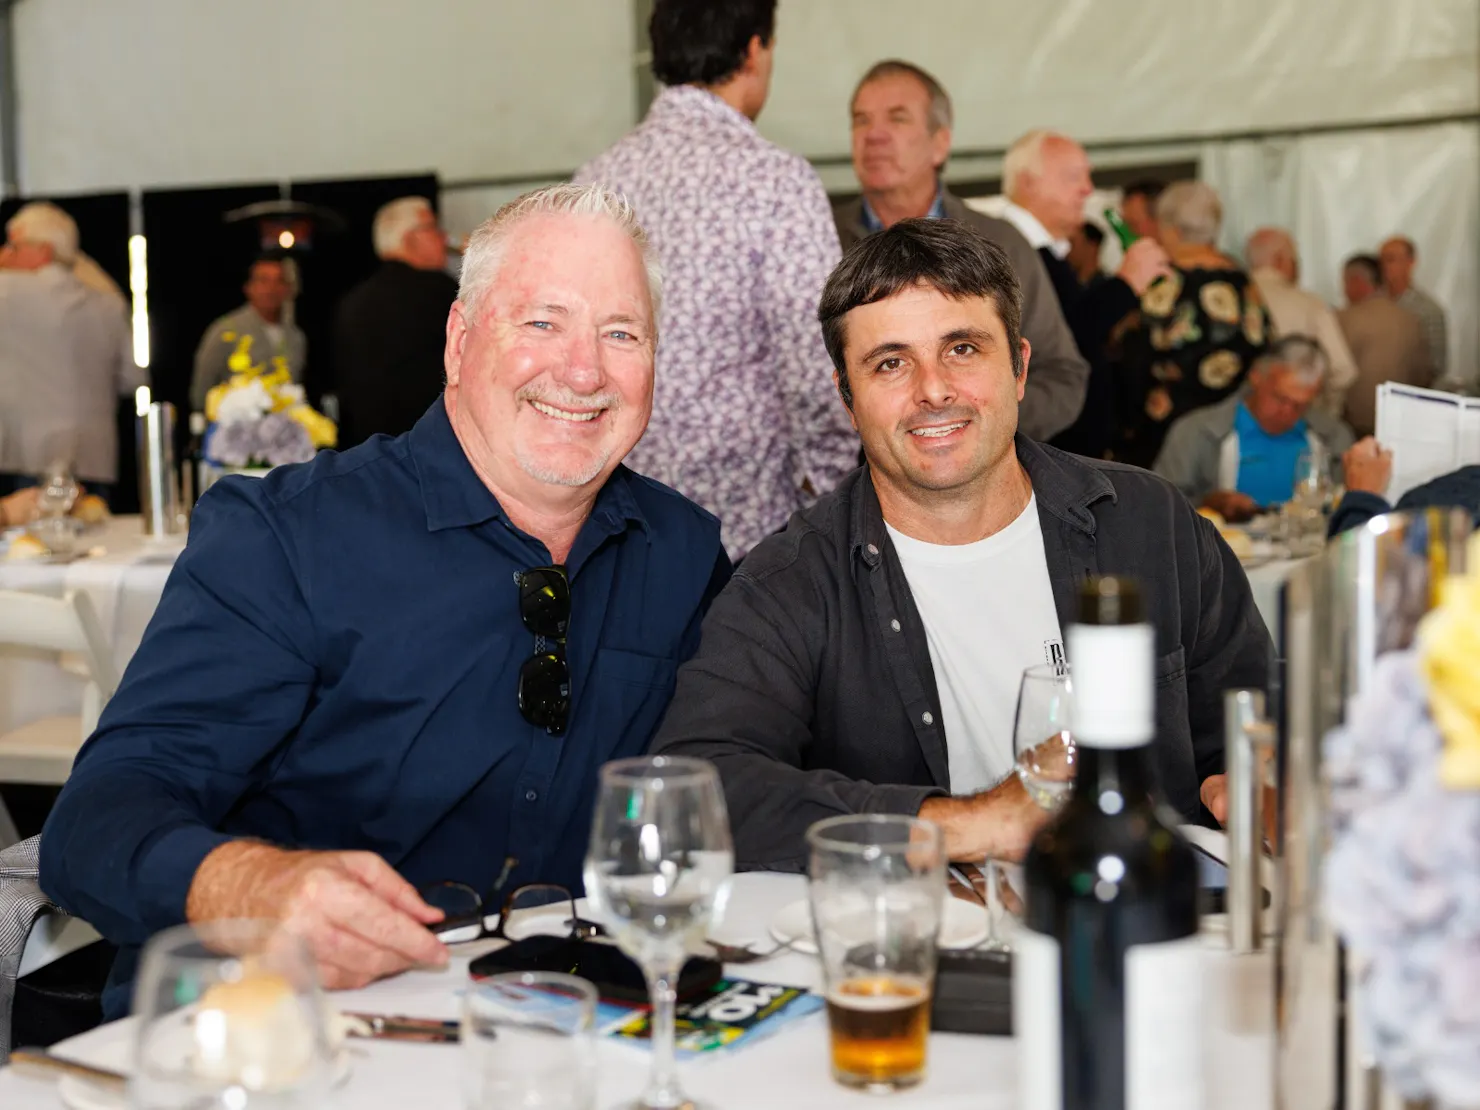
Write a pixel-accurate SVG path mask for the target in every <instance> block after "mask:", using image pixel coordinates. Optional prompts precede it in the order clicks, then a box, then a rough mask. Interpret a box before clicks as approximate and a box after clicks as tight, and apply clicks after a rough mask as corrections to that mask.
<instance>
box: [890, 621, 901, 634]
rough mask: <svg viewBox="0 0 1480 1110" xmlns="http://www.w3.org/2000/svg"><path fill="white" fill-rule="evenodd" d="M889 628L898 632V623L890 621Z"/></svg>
mask: <svg viewBox="0 0 1480 1110" xmlns="http://www.w3.org/2000/svg"><path fill="white" fill-rule="evenodd" d="M889 627H890V628H892V629H894V631H896V632H898V631H899V622H898V621H890V622H889Z"/></svg>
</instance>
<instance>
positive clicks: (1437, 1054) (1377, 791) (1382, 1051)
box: [1325, 536, 1480, 1110]
mask: <svg viewBox="0 0 1480 1110" xmlns="http://www.w3.org/2000/svg"><path fill="white" fill-rule="evenodd" d="M1466 562H1467V564H1468V565H1469V568H1470V571H1469V574H1467V575H1455V576H1452V577H1450V578H1448V579H1446V580H1445V581H1444V582H1443V583H1442V584H1441V586H1440V588H1439V594H1438V596H1439V604H1438V606H1437V607H1436V608H1435V609H1434V610H1433V611H1432V612H1430V613H1429V614H1428V615H1427V616H1425V617H1424V618H1423V620H1422V622H1421V623H1420V624H1419V626H1418V635H1417V642H1416V644H1415V647H1414V648H1413V649H1412V650H1408V651H1395V652H1391V653H1389V654H1387V655H1384V656H1382V657H1380V658H1379V659H1378V660H1377V664H1376V667H1375V668H1374V671H1373V678H1372V682H1371V685H1370V687H1369V688H1368V689H1367V690H1366V691H1364V692H1363V694H1362V695H1361V696H1360V697H1359V698H1358V700H1357V703H1356V704H1355V705H1354V706H1353V708H1352V711H1351V712H1350V713H1349V714H1348V724H1346V725H1345V726H1343V727H1341V728H1338V729H1335V730H1333V731H1332V733H1331V734H1330V735H1329V736H1327V738H1326V744H1325V749H1326V759H1327V774H1328V777H1329V781H1330V786H1331V810H1332V817H1333V821H1332V829H1331V834H1332V836H1331V854H1330V857H1329V860H1328V862H1327V867H1326V875H1325V888H1326V904H1327V907H1328V908H1329V910H1330V914H1331V920H1332V921H1333V923H1334V924H1335V925H1336V928H1337V930H1338V931H1339V932H1340V934H1341V936H1342V938H1343V939H1344V940H1345V941H1346V943H1347V944H1348V946H1349V947H1350V949H1351V952H1352V954H1353V956H1354V957H1356V960H1357V964H1358V967H1359V971H1358V973H1357V974H1358V975H1359V977H1360V979H1361V981H1362V984H1363V986H1364V987H1365V989H1366V999H1365V1005H1364V1006H1363V1007H1362V1009H1361V1020H1362V1022H1363V1024H1364V1026H1365V1031H1366V1034H1367V1038H1368V1043H1369V1044H1371V1046H1372V1048H1373V1050H1374V1052H1375V1053H1376V1055H1377V1058H1378V1061H1379V1062H1380V1063H1381V1065H1382V1067H1383V1070H1384V1072H1385V1073H1386V1075H1387V1077H1388V1079H1389V1080H1390V1081H1391V1082H1392V1084H1393V1085H1394V1086H1395V1087H1396V1088H1397V1089H1398V1091H1399V1093H1400V1094H1402V1095H1403V1096H1404V1097H1405V1098H1408V1099H1420V1098H1432V1099H1434V1100H1435V1101H1436V1102H1437V1104H1438V1105H1439V1106H1441V1107H1444V1108H1446V1110H1448V1108H1456V1110H1457V1108H1466V1110H1468V1108H1471V1107H1480V536H1477V537H1476V538H1474V539H1472V540H1471V542H1470V547H1469V551H1468V555H1467V559H1466Z"/></svg>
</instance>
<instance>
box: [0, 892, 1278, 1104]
mask: <svg viewBox="0 0 1480 1110" xmlns="http://www.w3.org/2000/svg"><path fill="white" fill-rule="evenodd" d="M804 896H805V881H804V880H803V879H802V878H801V877H800V876H792V875H766V874H746V875H741V876H738V877H737V879H736V884H735V894H734V897H733V899H732V901H731V909H730V915H729V920H728V921H727V922H726V924H725V925H724V927H723V928H721V929H718V930H716V932H717V933H718V934H719V935H718V937H717V938H716V939H720V940H725V941H732V940H733V941H743V940H748V941H754V942H758V943H759V944H761V945H765V944H769V943H772V942H771V941H770V939H769V937H768V936H767V935H766V923H767V922H768V921H769V920H770V918H771V916H772V915H773V914H774V913H775V912H776V911H777V910H778V909H780V908H781V907H782V906H785V905H786V904H787V903H789V902H792V901H795V900H796V899H798V898H802V897H804ZM467 947H468V948H469V949H470V950H471V951H470V952H469V953H468V954H465V955H463V954H460V955H459V957H458V958H457V959H455V960H454V961H453V964H452V966H451V968H449V969H448V970H447V971H445V972H437V973H432V972H413V973H409V974H406V975H402V976H399V977H397V978H395V979H391V980H387V981H385V982H382V983H377V984H375V985H374V986H371V987H369V988H367V989H365V990H363V991H356V992H351V993H346V994H343V995H338V996H336V1001H337V1002H338V1003H339V1005H340V1006H341V1007H342V1008H344V1009H347V1010H368V1011H373V1012H377V1013H402V1014H415V1015H420V1016H425V1017H437V1018H454V1017H456V1016H457V1009H458V998H457V990H458V988H459V986H460V985H461V984H462V983H463V982H464V979H465V976H466V973H467V963H468V959H469V958H471V956H472V955H476V954H478V953H481V952H483V951H486V950H487V948H488V945H487V944H484V945H481V946H478V945H470V946H467ZM731 970H732V971H733V972H734V973H735V974H736V975H737V976H741V977H744V978H749V979H753V980H760V981H764V982H775V983H786V984H791V985H797V986H807V987H815V986H817V984H818V968H817V962H816V959H815V958H813V957H810V956H802V955H785V956H781V957H778V958H776V959H773V960H767V961H762V962H758V963H753V964H749V965H747V966H745V967H743V968H738V967H737V968H732V969H731ZM1207 976H1208V983H1207V987H1208V992H1207V994H1208V999H1207V1021H1208V1048H1209V1052H1208V1090H1209V1103H1208V1106H1209V1108H1210V1110H1266V1108H1267V1107H1270V1106H1271V1105H1272V1103H1273V1100H1272V1098H1271V1082H1272V1062H1273V1044H1274V1036H1273V1028H1274V1020H1273V1019H1274V1006H1273V1001H1272V983H1273V973H1272V970H1271V964H1270V961H1269V958H1268V956H1267V955H1266V954H1260V955H1256V956H1252V957H1239V958H1235V957H1233V956H1230V955H1229V954H1228V953H1227V951H1226V950H1220V949H1219V948H1218V947H1217V943H1216V942H1215V941H1214V940H1213V938H1211V937H1210V938H1209V948H1208V959H1207ZM127 1036H128V1027H127V1025H126V1023H118V1024H115V1025H111V1026H104V1027H103V1028H101V1029H96V1030H94V1031H92V1032H91V1033H87V1034H84V1035H83V1036H81V1037H77V1038H75V1039H73V1040H72V1041H68V1042H65V1043H63V1044H62V1045H59V1046H57V1047H56V1048H55V1049H54V1050H53V1051H55V1052H57V1053H59V1054H61V1055H65V1056H69V1057H72V1058H75V1059H79V1060H83V1061H88V1060H96V1056H95V1055H94V1054H96V1053H97V1052H98V1051H99V1050H100V1049H101V1048H103V1047H105V1046H107V1045H110V1044H116V1043H118V1042H119V1041H120V1040H121V1039H123V1038H126V1037H127ZM458 1052H459V1049H458V1048H457V1047H456V1046H452V1045H414V1044H402V1043H391V1042H383V1041H373V1042H364V1041H361V1042H355V1047H354V1054H355V1060H354V1070H353V1072H352V1074H351V1075H350V1078H349V1080H348V1081H347V1083H346V1084H345V1086H344V1087H343V1089H341V1090H340V1092H339V1099H338V1104H337V1105H338V1106H339V1107H340V1108H342V1110H349V1108H363V1110H381V1108H384V1110H403V1108H405V1107H424V1106H426V1107H444V1108H448V1110H456V1108H457V1107H460V1106H461V1105H462V1102H461V1096H460V1094H459V1090H458V1064H459V1061H458V1059H457V1055H458ZM647 1060H648V1058H647V1054H646V1052H645V1051H643V1050H641V1049H638V1048H633V1047H630V1046H626V1045H620V1044H615V1043H612V1042H610V1041H607V1042H604V1043H603V1044H602V1058H601V1090H600V1093H599V1096H598V1098H597V1103H596V1105H597V1107H598V1110H608V1108H610V1107H612V1106H615V1105H617V1104H618V1103H619V1102H620V1101H621V1100H622V1099H624V1098H626V1099H630V1098H632V1097H633V1096H635V1095H636V1094H637V1093H638V1091H640V1090H641V1087H642V1082H643V1078H644V1076H645V1074H646V1068H647ZM927 1067H928V1078H927V1079H926V1080H925V1082H924V1083H923V1084H921V1086H919V1087H918V1088H916V1089H915V1090H913V1091H909V1092H905V1093H902V1094H899V1095H896V1096H893V1097H891V1098H889V1099H888V1100H886V1101H881V1100H879V1099H878V1098H876V1097H874V1096H870V1095H864V1094H858V1093H855V1092H850V1091H846V1090H844V1089H842V1088H841V1087H839V1086H837V1085H836V1084H835V1083H834V1082H833V1081H832V1079H831V1077H830V1075H829V1073H828V1055H827V1027H826V1018H825V1017H824V1015H822V1014H820V1013H819V1014H815V1015H812V1016H811V1017H808V1018H805V1019H803V1020H802V1021H801V1022H799V1023H798V1024H796V1025H795V1026H792V1027H789V1028H786V1029H784V1030H782V1031H780V1032H778V1033H777V1034H776V1035H775V1036H774V1037H772V1038H771V1039H769V1040H765V1041H761V1042H760V1043H758V1044H754V1045H749V1046H745V1047H742V1048H740V1049H737V1050H735V1051H734V1052H733V1053H731V1054H729V1055H722V1056H719V1057H717V1058H714V1059H705V1060H702V1061H699V1062H696V1063H692V1064H686V1065H682V1067H681V1072H682V1078H683V1082H684V1083H685V1085H686V1087H687V1089H688V1093H689V1094H690V1095H691V1096H694V1097H697V1098H699V1099H700V1100H702V1101H703V1102H705V1103H706V1104H707V1105H708V1106H709V1107H710V1108H711V1110H754V1108H757V1107H766V1108H767V1110H772V1108H774V1110H814V1108H816V1107H829V1106H858V1107H864V1106H873V1107H878V1106H882V1105H885V1104H886V1102H887V1105H889V1106H891V1107H900V1108H901V1110H924V1108H938V1110H947V1108H952V1110H955V1108H959V1110H968V1108H969V1110H1016V1108H1017V1106H1018V1100H1017V1054H1016V1050H1015V1046H1014V1044H1013V1042H1012V1041H1011V1040H1010V1039H1008V1038H1004V1037H969V1036H963V1035H958V1034H949V1033H936V1034H932V1036H931V1038H930V1055H929V1060H928V1065H927ZM60 1105H61V1100H60V1098H59V1097H58V1095H57V1093H56V1090H55V1085H54V1083H52V1082H50V1081H47V1080H40V1079H34V1078H31V1077H29V1076H26V1077H22V1076H20V1075H17V1074H15V1073H13V1072H11V1071H0V1106H3V1107H5V1110H55V1108H56V1107H58V1106H60Z"/></svg>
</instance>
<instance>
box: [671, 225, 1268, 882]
mask: <svg viewBox="0 0 1480 1110" xmlns="http://www.w3.org/2000/svg"><path fill="white" fill-rule="evenodd" d="M818 315H819V317H820V319H821V322H822V334H823V338H824V341H825V342H826V344H827V348H828V352H829V353H830V355H831V356H832V360H833V365H834V368H835V369H834V380H835V382H836V383H837V387H838V391H839V393H840V394H841V395H842V400H843V403H844V404H845V405H846V406H847V408H848V412H849V414H850V415H851V417H852V419H853V423H854V425H855V426H856V427H857V428H858V432H859V435H860V437H861V438H862V440H863V450H864V455H865V456H866V458H867V461H868V465H867V466H865V467H864V468H863V469H861V470H859V471H857V472H855V473H854V474H853V475H852V476H850V477H849V478H848V479H846V480H845V481H844V482H843V484H842V485H841V486H839V487H838V489H837V490H835V491H834V492H833V493H831V494H829V495H827V496H825V497H823V498H822V499H821V500H820V501H818V502H817V504H816V505H814V506H813V507H812V508H810V509H807V510H804V511H803V512H801V513H798V514H797V515H796V516H794V517H793V518H792V520H791V523H790V524H789V525H788V526H787V529H786V531H785V532H783V533H781V534H780V535H777V536H773V537H771V538H770V539H768V540H766V541H765V542H763V543H762V544H761V545H760V546H759V547H757V548H756V549H755V550H754V551H752V552H751V553H750V554H749V555H748V556H747V557H746V559H745V562H744V563H742V564H741V565H740V567H739V568H738V569H737V570H736V572H735V576H734V577H733V578H732V579H731V580H730V584H729V585H728V586H727V587H726V588H725V590H724V592H723V593H722V594H721V595H720V596H719V598H718V599H717V600H716V601H715V603H714V606H713V608H712V609H711V610H710V612H709V615H708V617H707V618H706V619H705V621H704V639H703V643H702V644H701V646H700V648H699V653H698V654H697V655H696V656H695V657H694V658H693V659H692V660H690V661H689V662H688V663H687V664H686V665H685V666H684V668H683V669H682V671H681V672H680V674H679V679H678V690H677V692H676V693H675V695H674V699H673V704H672V705H671V706H670V707H669V709H668V715H667V717H666V718H665V719H664V723H663V726H662V728H661V729H660V730H659V734H658V739H657V741H656V742H655V747H656V748H657V749H658V750H660V751H662V752H664V753H665V754H674V755H678V754H682V755H687V756H696V757H698V758H701V759H708V760H711V761H712V762H713V763H714V764H715V766H716V767H717V768H718V769H719V773H720V776H721V778H722V780H723V782H724V788H725V794H726V800H727V802H728V808H729V811H730V817H731V821H732V824H733V830H734V836H735V863H736V866H737V867H742V868H749V869H761V868H769V869H774V870H793V871H797V870H804V869H805V867H806V861H807V845H806V835H805V834H806V830H807V828H808V827H809V826H810V825H811V824H812V823H813V822H815V821H818V820H820V819H822V818H824V817H831V816H834V815H836V814H844V813H901V814H916V813H918V814H919V815H920V816H921V817H925V818H928V819H931V820H934V821H936V822H937V823H938V824H940V825H941V827H942V829H943V830H944V833H945V842H946V848H947V850H948V851H949V852H950V855H951V858H952V859H957V860H970V861H977V862H979V861H981V860H982V859H985V858H988V857H991V858H997V859H1017V858H1021V856H1022V854H1023V851H1024V850H1025V849H1026V847H1027V844H1028V841H1029V839H1030V838H1031V836H1032V834H1033V832H1034V831H1035V830H1036V828H1037V826H1038V824H1039V823H1040V822H1041V821H1042V820H1043V818H1044V817H1045V816H1046V812H1045V811H1043V810H1040V809H1039V808H1038V806H1037V805H1036V804H1035V803H1034V802H1033V801H1032V800H1031V799H1030V798H1029V797H1028V795H1027V792H1026V791H1025V790H1024V789H1023V787H1022V785H1021V783H1020V782H1019V781H1018V780H1017V778H1016V776H1013V775H1011V774H1010V772H1011V770H1012V767H1013V746H1012V740H1013V711H1014V706H1015V702H1016V697H1017V691H1018V684H1019V679H1020V677H1021V675H1022V673H1023V670H1024V668H1026V667H1028V666H1030V665H1034V664H1042V663H1053V662H1056V661H1058V659H1059V658H1061V655H1060V652H1061V651H1062V642H1063V630H1064V627H1065V625H1066V624H1067V623H1068V622H1069V621H1070V620H1072V619H1073V615H1074V612H1075V599H1076V592H1077V590H1078V587H1079V585H1080V583H1081V582H1083V581H1084V579H1085V578H1086V577H1087V576H1088V575H1091V574H1125V575H1134V576H1135V577H1136V578H1138V579H1139V580H1140V581H1141V582H1142V583H1144V584H1145V590H1146V605H1147V609H1148V619H1149V620H1150V621H1151V622H1152V623H1153V624H1154V625H1155V628H1156V639H1157V657H1158V658H1157V668H1156V678H1157V690H1156V697H1157V728H1158V735H1157V738H1156V743H1155V747H1154V752H1155V757H1154V758H1155V763H1156V767H1155V770H1156V771H1157V772H1158V774H1159V776H1160V781H1161V786H1162V788H1163V790H1164V792H1165V794H1166V797H1167V799H1168V800H1169V801H1170V802H1171V804H1172V805H1173V806H1174V807H1175V808H1176V809H1177V810H1178V812H1180V813H1181V814H1182V815H1183V817H1184V819H1186V820H1189V821H1194V820H1197V819H1198V818H1199V816H1200V815H1201V810H1202V806H1203V805H1206V806H1207V807H1208V809H1210V810H1211V811H1212V814H1213V816H1215V817H1219V818H1221V817H1222V816H1223V812H1224V799H1225V789H1224V779H1223V740H1222V736H1223V724H1222V716H1223V705H1222V702H1223V691H1224V690H1225V689H1228V688H1231V687H1239V686H1253V687H1263V686H1264V685H1265V684H1266V682H1267V679H1268V669H1269V663H1270V655H1271V644H1270V640H1269V634H1268V633H1267V632H1266V631H1265V628H1264V624H1263V622H1262V621H1261V620H1260V618H1259V612H1258V610H1257V609H1256V608H1255V606H1254V602H1253V598H1252V597H1251V595H1250V592H1249V584H1248V581H1247V580H1246V579H1245V578H1244V575H1243V571H1242V570H1241V569H1240V568H1239V565H1238V560H1237V559H1235V558H1234V555H1233V553H1232V552H1231V551H1230V550H1229V549H1228V546H1227V545H1226V544H1225V543H1224V542H1223V541H1222V540H1221V539H1220V538H1219V537H1218V534H1217V531H1216V530H1215V529H1214V528H1213V526H1212V525H1211V524H1210V523H1209V522H1208V521H1206V520H1203V519H1202V518H1201V517H1199V516H1198V515H1197V514H1196V513H1195V512H1194V511H1193V509H1192V506H1191V505H1189V504H1188V503H1187V501H1186V499H1185V498H1183V497H1182V496H1181V495H1180V494H1179V493H1178V492H1177V491H1176V490H1175V489H1174V488H1173V487H1172V486H1171V485H1169V484H1168V483H1167V482H1165V481H1163V480H1162V479H1160V478H1158V477H1156V476H1155V475H1152V474H1148V473H1147V472H1146V471H1144V470H1138V469H1136V468H1134V467H1130V466H1124V465H1121V464H1117V463H1110V462H1100V461H1097V460H1090V459H1085V458H1081V457H1078V456H1075V455H1070V454H1067V453H1065V452H1062V451H1058V450H1055V449H1054V448H1052V447H1046V446H1043V445H1040V444H1038V443H1035V442H1034V441H1033V440H1031V439H1029V438H1027V437H1026V436H1024V435H1022V434H1021V433H1020V432H1018V430H1017V429H1018V406H1019V404H1020V403H1021V401H1022V399H1023V389H1024V386H1025V385H1026V378H1027V375H1028V374H1030V373H1031V372H1032V371H1031V368H1030V365H1029V358H1030V354H1031V351H1030V347H1029V344H1028V342H1027V341H1026V340H1024V339H1023V338H1022V335H1021V331H1020V329H1021V320H1022V294H1021V290H1020V288H1019V286H1018V281H1017V278H1016V277H1015V276H1014V274H1013V271H1012V267H1011V265H1010V264H1009V263H1008V259H1007V255H1006V254H1005V253H1004V252H1003V251H1002V249H1001V248H1000V247H998V246H997V245H996V244H995V243H992V242H990V241H989V240H988V239H986V238H985V237H984V236H983V235H981V233H979V232H977V231H976V230H974V229H972V228H971V227H968V226H967V225H965V224H962V223H958V222H956V221H954V220H949V219H941V220H929V219H906V220H901V221H900V222H898V223H896V224H894V225H893V226H892V227H889V228H888V229H886V230H884V231H880V232H879V233H877V234H876V235H872V236H870V237H869V238H867V239H864V240H862V241H861V242H859V243H858V244H856V245H855V246H853V247H852V248H850V249H849V251H848V253H847V254H846V255H844V256H843V261H842V262H841V263H840V264H839V265H838V268H837V269H836V270H834V271H833V273H832V276H831V277H829V278H828V282H827V286H826V287H825V288H824V289H823V293H822V302H821V307H820V308H819V309H818ZM1072 663H1073V661H1072V660H1071V661H1070V664H1071V666H1072Z"/></svg>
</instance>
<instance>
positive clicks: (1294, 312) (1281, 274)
mask: <svg viewBox="0 0 1480 1110" xmlns="http://www.w3.org/2000/svg"><path fill="white" fill-rule="evenodd" d="M1244 263H1245V264H1246V265H1247V266H1248V267H1249V276H1250V277H1252V278H1253V279H1254V284H1255V285H1257V286H1258V287H1259V293H1260V295H1261V296H1263V297H1264V304H1265V307H1266V308H1268V309H1269V320H1270V324H1271V325H1272V327H1273V334H1272V335H1271V336H1270V338H1271V339H1281V338H1283V337H1285V336H1287V335H1305V336H1309V337H1310V338H1311V339H1314V340H1315V341H1316V342H1317V343H1319V344H1320V345H1321V348H1322V350H1324V351H1325V352H1326V361H1327V364H1328V365H1329V367H1330V369H1329V370H1328V371H1327V373H1326V381H1325V385H1324V386H1322V388H1321V395H1320V397H1319V399H1318V400H1317V401H1316V408H1317V409H1319V410H1320V411H1322V412H1325V413H1326V414H1328V415H1330V416H1340V415H1341V413H1342V409H1343V407H1344V406H1345V403H1346V391H1347V390H1348V389H1350V388H1351V386H1352V383H1353V382H1354V381H1356V380H1357V362H1356V359H1355V358H1353V357H1352V352H1351V348H1350V347H1349V346H1348V345H1347V342H1346V336H1345V335H1344V334H1343V333H1342V330H1341V324H1340V322H1339V321H1338V320H1337V319H1336V312H1335V310H1334V309H1332V308H1331V306H1330V305H1328V304H1327V303H1326V302H1325V301H1323V300H1321V298H1320V297H1318V296H1316V295H1315V294H1314V293H1311V292H1309V291H1308V290H1305V289H1301V288H1300V285H1299V281H1300V255H1299V253H1298V252H1297V251H1296V249H1295V240H1294V239H1293V238H1292V237H1291V235H1290V233H1289V232H1288V231H1286V230H1285V229H1284V228H1282V227H1261V228H1260V229H1259V230H1258V231H1256V232H1254V234H1253V235H1250V236H1249V239H1248V242H1247V243H1246V244H1245V245H1244Z"/></svg>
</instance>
